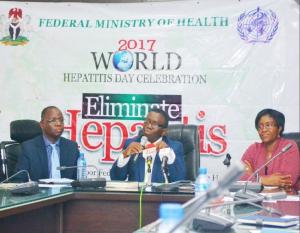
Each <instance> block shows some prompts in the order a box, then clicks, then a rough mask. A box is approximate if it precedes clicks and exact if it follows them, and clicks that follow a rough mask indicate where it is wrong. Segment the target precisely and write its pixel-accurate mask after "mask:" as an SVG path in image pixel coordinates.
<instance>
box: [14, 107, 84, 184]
mask: <svg viewBox="0 0 300 233" xmlns="http://www.w3.org/2000/svg"><path fill="white" fill-rule="evenodd" d="M40 126H41V128H42V132H43V134H42V135H39V136H36V137H34V138H33V139H30V140H27V141H25V142H23V143H22V145H21V148H22V153H21V154H20V157H19V158H18V163H17V166H16V172H18V171H20V170H27V171H28V172H29V175H30V178H31V180H34V181H38V180H39V179H45V178H70V179H76V177H77V175H76V173H77V172H76V169H66V170H63V171H59V170H57V169H56V168H57V166H76V163H77V159H78V157H79V150H78V145H77V143H76V142H73V141H71V140H69V139H66V138H63V137H61V135H62V133H63V131H64V118H63V115H62V112H61V111H60V110H59V109H58V108H57V107H55V106H48V107H46V108H44V109H43V111H42V113H41V121H40ZM16 180H17V181H27V176H26V174H25V173H20V174H19V175H18V176H17V179H16Z"/></svg>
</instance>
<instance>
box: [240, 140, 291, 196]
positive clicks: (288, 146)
mask: <svg viewBox="0 0 300 233" xmlns="http://www.w3.org/2000/svg"><path fill="white" fill-rule="evenodd" d="M292 146H293V145H292V144H291V143H290V144H288V145H286V146H285V147H284V148H282V150H281V151H280V152H279V153H278V154H276V155H275V156H274V157H273V158H271V159H270V160H269V161H267V162H266V163H264V164H263V165H262V166H260V167H259V168H258V169H256V170H255V171H254V172H253V173H252V174H251V176H249V177H248V179H247V180H246V183H245V186H244V189H241V190H239V191H238V192H236V193H235V197H237V198H238V199H249V198H253V197H262V200H263V199H264V197H263V196H262V195H260V194H257V193H255V192H252V191H249V190H248V191H247V186H248V183H249V181H250V180H251V179H252V178H253V177H254V176H256V175H257V174H258V173H259V171H260V170H261V169H263V168H264V167H265V166H267V165H268V164H269V163H271V162H272V161H273V160H274V159H276V158H278V157H279V156H280V155H282V154H283V153H285V152H287V151H288V150H289V149H290V148H291V147H292Z"/></svg>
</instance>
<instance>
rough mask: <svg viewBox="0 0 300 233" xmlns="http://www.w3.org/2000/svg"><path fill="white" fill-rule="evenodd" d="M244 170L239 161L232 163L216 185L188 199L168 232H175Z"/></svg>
mask: <svg viewBox="0 0 300 233" xmlns="http://www.w3.org/2000/svg"><path fill="white" fill-rule="evenodd" d="M243 172H244V166H243V165H242V164H241V163H237V164H234V165H233V166H231V168H230V170H229V171H228V172H227V173H226V174H225V175H224V178H223V179H222V180H221V181H220V182H219V183H218V184H217V185H216V184H214V185H213V186H212V187H210V188H209V189H208V190H207V192H206V193H204V194H202V195H199V196H196V197H194V198H193V199H191V200H190V201H191V202H192V204H191V206H190V207H189V209H188V210H187V211H186V214H185V216H184V218H183V219H182V220H180V221H179V222H178V223H177V224H176V225H175V226H174V227H172V229H171V230H169V231H167V232H168V233H171V232H175V230H177V229H178V227H180V226H182V225H183V224H185V223H187V222H189V221H190V220H191V219H192V218H193V217H194V215H195V214H197V213H198V211H199V210H200V209H201V208H202V207H203V206H204V205H205V204H207V203H209V201H210V200H212V199H214V198H216V197H218V196H220V195H221V194H222V193H223V192H224V191H225V190H227V188H228V187H229V186H230V185H231V184H232V183H233V182H234V181H235V180H237V179H238V178H239V177H240V176H241V174H242V173H243Z"/></svg>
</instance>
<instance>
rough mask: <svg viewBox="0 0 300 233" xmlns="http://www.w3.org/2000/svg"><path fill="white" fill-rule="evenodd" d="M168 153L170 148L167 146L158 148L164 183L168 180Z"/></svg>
mask: <svg viewBox="0 0 300 233" xmlns="http://www.w3.org/2000/svg"><path fill="white" fill-rule="evenodd" d="M169 154H170V148H169V147H167V148H162V149H160V151H159V157H160V160H161V169H162V172H163V176H164V179H165V184H168V183H169V181H168V175H169V171H168V166H167V165H168V159H169V157H168V156H169Z"/></svg>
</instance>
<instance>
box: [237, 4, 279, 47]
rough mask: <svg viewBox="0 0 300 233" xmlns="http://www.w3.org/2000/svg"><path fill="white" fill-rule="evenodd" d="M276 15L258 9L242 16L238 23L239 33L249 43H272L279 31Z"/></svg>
mask: <svg viewBox="0 0 300 233" xmlns="http://www.w3.org/2000/svg"><path fill="white" fill-rule="evenodd" d="M278 24H279V22H278V19H277V16H276V14H275V13H274V12H273V11H271V10H269V11H264V10H262V9H260V8H259V7H257V9H255V10H252V11H250V12H248V13H247V12H245V13H243V14H241V15H240V17H239V18H238V23H237V31H238V33H239V35H240V37H241V39H242V40H245V41H246V42H248V43H255V42H263V43H268V42H270V41H271V40H272V39H273V37H274V36H275V34H276V32H277V30H278Z"/></svg>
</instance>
